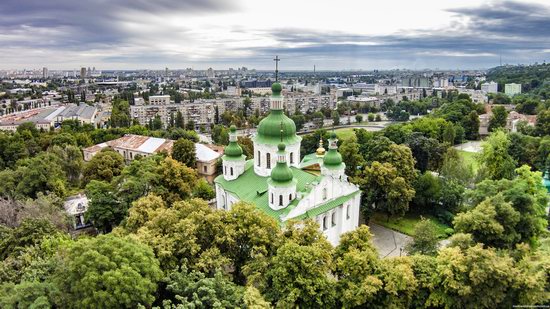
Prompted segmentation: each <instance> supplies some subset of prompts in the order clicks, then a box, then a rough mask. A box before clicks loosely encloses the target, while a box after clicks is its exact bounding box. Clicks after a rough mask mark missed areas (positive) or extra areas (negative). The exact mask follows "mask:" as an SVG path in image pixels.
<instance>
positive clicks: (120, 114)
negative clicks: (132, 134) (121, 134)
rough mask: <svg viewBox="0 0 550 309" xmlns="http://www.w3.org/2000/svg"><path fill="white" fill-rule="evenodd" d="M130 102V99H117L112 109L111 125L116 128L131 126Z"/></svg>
mask: <svg viewBox="0 0 550 309" xmlns="http://www.w3.org/2000/svg"><path fill="white" fill-rule="evenodd" d="M130 120H131V116H130V104H129V103H128V101H123V100H120V99H115V100H114V101H113V108H112V111H111V126H112V127H114V128H120V127H129V126H130V122H131V121H130Z"/></svg>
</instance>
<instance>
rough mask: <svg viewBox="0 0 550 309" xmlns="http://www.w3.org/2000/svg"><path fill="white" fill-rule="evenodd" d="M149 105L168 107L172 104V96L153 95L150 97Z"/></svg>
mask: <svg viewBox="0 0 550 309" xmlns="http://www.w3.org/2000/svg"><path fill="white" fill-rule="evenodd" d="M149 104H150V105H168V104H170V96H169V95H152V96H150V97H149ZM136 105H137V104H136Z"/></svg>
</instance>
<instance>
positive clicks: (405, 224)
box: [371, 212, 450, 238]
mask: <svg viewBox="0 0 550 309" xmlns="http://www.w3.org/2000/svg"><path fill="white" fill-rule="evenodd" d="M422 217H424V218H427V219H429V220H430V221H432V222H433V223H434V225H435V227H436V231H437V235H438V236H439V238H447V236H449V235H447V233H446V231H445V230H446V229H448V228H450V226H448V225H446V224H443V223H441V222H440V221H439V220H437V219H436V218H435V217H433V216H431V215H420V214H416V213H412V212H411V213H407V214H406V215H404V216H403V217H400V218H398V217H390V218H389V220H388V217H387V216H386V215H385V214H383V213H375V214H373V215H372V217H371V221H373V222H374V223H376V224H379V225H382V226H384V227H386V228H389V229H392V230H394V231H398V232H401V233H403V234H407V235H409V236H414V226H415V225H416V224H417V223H418V222H420V220H421V218H422Z"/></svg>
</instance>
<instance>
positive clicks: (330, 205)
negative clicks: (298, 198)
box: [294, 190, 361, 220]
mask: <svg viewBox="0 0 550 309" xmlns="http://www.w3.org/2000/svg"><path fill="white" fill-rule="evenodd" d="M360 192H361V191H359V190H357V191H355V192H352V193H350V194H348V195H344V196H341V197H339V198H337V199H333V200H330V201H328V202H326V203H324V204H321V205H319V206H317V207H315V208H313V209H310V210H308V211H306V212H305V213H304V214H302V215H299V216H298V217H296V218H294V219H299V220H301V219H307V218H314V217H316V216H318V215H320V214H322V213H325V212H327V211H329V210H331V209H334V208H336V207H338V206H340V205H342V204H344V203H345V202H346V201H348V200H349V199H351V198H353V197H354V196H356V195H357V194H359V193H360Z"/></svg>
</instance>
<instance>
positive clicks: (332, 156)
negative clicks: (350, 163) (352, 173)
mask: <svg viewBox="0 0 550 309" xmlns="http://www.w3.org/2000/svg"><path fill="white" fill-rule="evenodd" d="M323 164H324V165H326V166H329V167H336V166H339V165H340V164H342V155H341V154H340V153H339V152H338V151H337V150H336V149H330V150H329V151H328V152H327V153H326V154H325V157H324V158H323Z"/></svg>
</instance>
